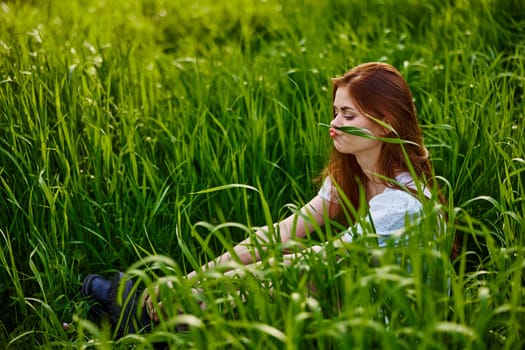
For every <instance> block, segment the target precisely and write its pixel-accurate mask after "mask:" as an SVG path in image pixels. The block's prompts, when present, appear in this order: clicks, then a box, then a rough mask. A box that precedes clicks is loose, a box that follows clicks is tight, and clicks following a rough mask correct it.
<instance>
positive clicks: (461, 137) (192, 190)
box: [0, 0, 525, 349]
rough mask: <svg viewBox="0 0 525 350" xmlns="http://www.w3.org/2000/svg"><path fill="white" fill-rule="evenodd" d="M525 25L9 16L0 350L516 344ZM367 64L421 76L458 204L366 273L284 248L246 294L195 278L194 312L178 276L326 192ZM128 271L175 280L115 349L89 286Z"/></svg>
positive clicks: (446, 15)
mask: <svg viewBox="0 0 525 350" xmlns="http://www.w3.org/2000/svg"><path fill="white" fill-rule="evenodd" d="M523 13H525V8H524V5H523V4H522V2H521V1H517V0H508V1H491V0H480V1H463V2H453V3H448V2H445V3H443V2H442V1H425V2H421V1H412V0H405V1H401V2H399V1H380V2H379V1H368V2H364V1H326V2H319V1H303V2H297V1H286V2H277V1H256V0H235V1H208V0H199V1H192V2H190V1H178V2H176V1H173V2H168V1H163V0H141V1H130V2H126V1H121V2H110V1H109V2H108V1H95V2H91V3H85V2H79V1H68V2H56V1H52V0H48V1H41V2H2V3H0V23H1V25H0V101H1V103H0V193H1V195H2V197H1V198H2V201H0V210H1V212H2V214H1V215H0V240H1V242H2V243H1V247H2V249H0V280H1V281H2V282H1V283H0V295H1V296H2V298H3V301H4V306H3V307H2V310H3V311H4V312H3V313H2V315H1V316H0V347H2V348H3V347H8V348H12V349H20V348H27V349H34V348H46V349H47V348H53V347H56V348H68V347H70V348H86V347H92V348H97V349H110V348H114V347H119V346H120V345H122V346H121V347H122V348H125V346H126V344H130V343H133V344H135V346H136V348H139V349H140V348H145V349H147V348H151V344H152V342H156V341H164V342H167V343H169V344H170V345H171V346H172V347H173V348H203V349H207V348H238V349H245V348H261V349H272V348H275V349H283V348H287V349H303V348H304V349H306V348H316V349H334V348H337V349H339V348H343V349H356V348H363V349H369V348H381V349H413V348H430V349H451V348H458V349H492V348H502V349H516V348H521V347H523V344H524V340H523V337H524V334H523V330H522V327H521V325H522V324H523V323H524V321H525V320H524V312H525V309H524V305H523V301H522V299H523V263H524V261H523V256H524V253H525V252H524V248H523V234H522V233H523V232H524V231H525V229H524V217H523V213H524V212H525V204H524V200H523V199H524V195H525V191H524V173H525V170H524V169H525V160H524V153H525V152H524V143H523V139H524V136H525V135H524V134H523V133H524V132H523V130H524V128H523V118H524V112H525V111H524V106H525V104H524V100H523V93H524V79H523V77H524V76H525V41H524V39H523V38H524V37H525V18H524V17H523ZM373 60H381V61H387V62H389V63H391V64H393V65H395V66H396V67H398V68H399V69H400V71H401V72H402V73H403V75H404V76H405V77H406V78H407V80H408V82H409V84H410V86H411V88H412V91H413V94H414V98H415V102H416V105H417V108H418V114H419V118H420V120H421V123H422V126H423V130H424V133H425V143H426V145H427V147H428V148H429V150H430V153H431V157H432V162H433V165H434V167H435V172H436V174H437V175H438V176H439V177H440V181H439V183H440V187H441V189H442V191H443V193H444V194H445V197H446V198H447V204H446V205H445V206H444V207H439V208H437V207H435V206H434V205H433V204H432V203H430V204H429V205H428V207H425V213H426V214H427V215H426V219H425V220H424V221H423V222H421V223H420V225H419V226H417V227H413V228H409V229H408V234H409V235H411V236H414V237H415V238H414V240H413V241H411V243H410V244H409V246H408V247H403V248H396V249H394V248H391V249H390V248H389V249H385V250H377V249H373V250H372V252H373V254H372V256H375V258H374V259H373V261H371V255H370V254H369V252H370V250H369V248H366V247H367V246H366V244H365V243H364V242H356V243H352V244H350V245H347V246H345V247H339V248H336V247H333V246H332V245H331V244H330V243H328V245H327V248H326V249H327V250H328V252H329V254H328V258H327V260H322V259H319V257H318V256H315V255H311V256H307V257H305V258H304V259H303V260H301V261H298V262H297V263H296V264H293V265H292V266H288V267H287V266H285V265H283V264H280V263H276V264H270V261H272V258H276V257H279V256H280V254H281V251H282V248H283V247H282V246H281V245H279V244H270V245H269V246H268V247H267V250H266V253H265V254H264V256H263V260H262V263H261V264H260V265H259V266H258V268H257V269H256V270H246V269H248V268H244V267H239V268H240V269H241V270H243V271H245V274H246V277H245V278H229V277H226V276H224V274H223V271H222V270H220V269H217V270H213V271H209V272H206V273H204V274H203V275H201V276H200V280H201V281H200V286H201V287H202V289H203V290H204V292H203V295H202V297H203V298H204V299H205V300H206V301H207V304H208V305H209V307H208V308H207V309H206V310H201V309H200V307H199V303H198V300H196V299H195V298H194V297H193V296H192V294H191V287H192V286H194V285H193V283H194V281H187V280H186V279H184V278H182V277H183V276H184V274H185V273H186V272H188V271H190V270H193V269H194V268H196V267H198V266H199V265H200V264H202V263H204V262H206V261H208V260H209V259H212V258H213V257H214V256H216V255H217V254H219V253H221V252H223V251H224V250H226V249H230V248H231V246H232V245H233V244H234V242H237V241H239V240H241V239H242V238H244V237H245V236H246V235H248V234H250V233H251V232H252V231H253V229H254V227H257V226H262V225H266V224H271V223H272V222H275V221H277V220H278V219H280V218H283V217H285V216H286V215H288V214H289V213H290V210H293V208H294V207H296V206H300V205H301V204H302V203H304V202H305V201H307V200H308V199H309V198H310V197H311V196H312V195H313V194H314V193H315V192H316V191H317V188H318V186H319V183H316V182H315V180H316V179H317V178H318V175H319V172H320V170H321V169H322V168H323V166H324V165H325V162H326V158H327V155H328V152H329V149H330V148H329V147H330V140H329V138H328V137H327V132H326V129H325V128H324V127H322V124H327V123H328V122H329V119H330V115H331V85H330V78H331V77H334V76H336V75H340V74H343V73H344V72H345V70H347V69H349V68H350V67H352V66H354V65H356V64H359V63H362V62H366V61H373ZM437 209H440V210H441V212H443V213H446V214H447V221H448V222H447V225H446V226H442V227H441V228H442V229H443V231H444V232H443V233H442V234H441V235H436V234H435V233H436V232H435V227H436V220H437V218H438V217H437V213H438V212H439V211H438V210H437ZM341 229H342V228H341V227H340V226H338V225H336V224H335V223H334V224H333V225H329V226H328V227H325V228H322V229H321V228H318V229H316V230H315V232H313V233H312V235H311V237H310V238H311V240H312V241H328V242H333V241H334V240H335V239H336V237H337V235H338V234H339V233H340V232H341ZM455 233H456V234H461V235H462V236H463V237H464V240H463V246H462V250H461V254H460V256H459V257H458V259H457V260H456V261H454V262H451V261H450V259H449V250H450V245H451V237H452V236H453V234H455ZM422 242H423V243H424V244H421V243H422ZM308 243H309V242H305V241H298V242H295V243H294V245H293V246H291V247H288V248H297V247H300V246H301V247H302V246H304V245H308ZM310 243H311V242H310ZM377 261H379V263H380V264H379V266H377ZM400 261H401V263H400ZM373 262H375V263H376V264H374V263H373ZM404 262H409V263H410V264H409V265H410V266H411V268H412V272H411V273H409V272H408V271H407V269H406V268H403V266H404ZM115 270H122V271H127V272H128V273H129V274H130V275H132V276H135V278H137V279H138V280H140V281H142V282H143V283H142V286H143V287H145V288H148V287H149V288H152V286H153V283H154V282H156V281H157V280H158V279H159V278H160V279H161V280H172V281H173V282H176V284H177V288H176V289H175V290H164V291H163V299H164V300H165V304H166V305H167V308H166V310H167V313H166V316H165V318H164V319H163V320H162V321H161V322H160V323H159V325H158V326H157V327H155V329H154V332H152V333H150V334H145V335H140V336H139V335H133V336H128V337H125V338H124V339H120V340H115V339H113V338H112V334H111V332H110V330H109V329H107V327H105V326H104V325H98V324H96V323H93V322H91V320H90V319H89V317H88V316H87V309H88V305H87V303H86V302H85V301H84V300H83V299H82V298H81V297H80V293H79V288H80V281H81V280H82V278H83V276H85V275H86V274H87V273H93V272H99V273H103V274H107V275H110V274H111V273H112V272H113V271H115ZM312 284H313V285H315V288H316V289H315V291H314V290H312V289H311V288H309V286H311V285H312ZM233 305H235V306H233ZM179 310H184V313H183V314H179ZM63 322H67V323H70V324H71V325H70V326H69V327H68V328H67V329H64V328H63ZM181 324H187V325H189V327H181Z"/></svg>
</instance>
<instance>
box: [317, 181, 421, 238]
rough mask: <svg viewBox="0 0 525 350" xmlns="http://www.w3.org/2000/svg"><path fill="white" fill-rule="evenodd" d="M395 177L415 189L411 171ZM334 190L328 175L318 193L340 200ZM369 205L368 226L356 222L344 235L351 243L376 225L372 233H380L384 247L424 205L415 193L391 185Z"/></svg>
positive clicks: (379, 236)
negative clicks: (333, 195) (335, 196)
mask: <svg viewBox="0 0 525 350" xmlns="http://www.w3.org/2000/svg"><path fill="white" fill-rule="evenodd" d="M395 180H396V181H397V182H398V183H399V184H401V185H403V186H405V187H407V188H411V189H416V185H415V183H414V180H413V179H412V177H411V176H410V174H408V173H401V174H400V175H398V176H397V177H396V179H395ZM333 193H334V194H336V195H337V192H336V191H335V189H334V188H333V185H332V182H331V181H330V178H329V177H327V178H326V179H325V180H324V183H323V186H322V187H321V189H320V190H319V195H320V196H321V197H322V198H324V199H326V200H327V201H331V202H334V203H337V201H338V198H332V194H333ZM424 194H425V196H426V197H430V192H429V191H428V189H426V188H425V189H424ZM368 205H369V215H368V216H367V218H366V223H367V225H360V224H356V225H355V226H354V227H352V228H349V229H348V230H347V231H346V232H345V233H344V235H343V236H342V239H343V240H344V241H347V242H351V241H352V240H353V238H354V237H355V236H356V235H363V234H364V233H368V232H365V230H367V229H368V230H369V227H373V228H375V232H370V233H375V234H377V236H378V238H377V241H378V242H377V243H378V245H379V246H380V247H384V246H386V245H387V242H388V240H389V239H390V238H391V237H392V236H397V235H396V234H400V233H402V232H403V230H404V228H405V224H406V222H407V220H408V222H410V221H413V220H414V219H416V218H417V217H418V216H419V215H420V213H421V210H422V208H423V206H422V204H421V202H420V201H419V200H418V199H417V198H416V197H415V196H414V195H413V194H411V193H408V192H406V191H403V190H399V189H395V188H389V187H387V188H386V189H385V190H384V191H383V192H382V193H380V194H378V195H376V196H374V197H373V198H372V199H371V200H370V201H369V202H368ZM363 226H365V228H363ZM396 241H397V240H396ZM396 243H397V242H396Z"/></svg>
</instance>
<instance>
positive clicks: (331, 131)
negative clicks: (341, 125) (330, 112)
mask: <svg viewBox="0 0 525 350" xmlns="http://www.w3.org/2000/svg"><path fill="white" fill-rule="evenodd" d="M336 136H337V131H335V128H330V137H332V138H334V137H336Z"/></svg>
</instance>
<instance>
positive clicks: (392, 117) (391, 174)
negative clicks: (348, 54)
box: [324, 62, 434, 210]
mask: <svg viewBox="0 0 525 350" xmlns="http://www.w3.org/2000/svg"><path fill="white" fill-rule="evenodd" d="M332 81H333V95H334V98H335V93H336V91H337V89H339V88H340V87H347V88H348V92H349V94H350V97H351V98H352V100H353V102H354V104H355V105H356V107H357V108H358V109H359V111H360V112H361V113H362V114H363V115H368V116H372V117H373V118H375V119H378V120H381V121H382V122H384V123H387V124H388V125H390V127H391V128H392V129H393V130H395V133H394V132H391V131H390V132H389V133H388V134H387V135H385V137H388V138H396V139H397V138H400V139H402V140H406V141H410V142H411V143H405V144H404V145H403V147H404V148H405V151H406V154H407V155H408V161H409V162H410V166H411V167H412V168H413V170H414V173H415V175H416V176H417V180H418V181H422V183H423V185H425V186H427V187H429V188H432V186H434V183H433V180H432V179H433V174H432V167H431V164H430V161H429V159H428V151H427V150H426V148H425V147H424V146H423V137H422V133H421V128H420V127H419V124H418V121H417V114H416V107H415V105H414V101H413V99H412V93H411V91H410V88H409V87H408V84H407V82H406V81H405V79H404V78H403V77H402V75H401V73H399V71H398V70H397V69H395V68H394V67H392V66H391V65H389V64H386V63H379V62H374V63H365V64H361V65H359V66H356V67H354V68H352V69H351V70H350V71H348V72H347V73H346V74H344V75H343V76H341V77H337V78H334V79H332ZM396 133H397V135H396ZM401 147H402V146H401V145H400V144H396V143H388V142H383V145H382V149H381V154H380V157H379V160H378V168H377V169H376V172H377V173H379V174H381V175H383V176H384V177H386V178H388V179H394V178H395V177H396V176H397V175H399V174H400V173H402V172H408V171H409V165H408V163H407V157H406V156H405V155H404V154H403V150H402V148H401ZM324 174H325V175H329V176H331V178H332V179H333V180H334V181H335V183H337V185H338V186H340V188H341V190H342V191H343V192H344V194H345V195H346V196H347V198H348V199H349V201H350V204H351V205H352V207H353V208H354V209H355V210H359V207H360V203H361V201H360V189H361V188H366V187H363V186H365V185H366V183H367V181H368V178H367V177H366V176H365V174H364V173H363V171H362V169H361V167H360V166H359V164H358V163H357V160H356V158H355V156H353V155H351V154H343V153H341V152H339V151H337V150H336V149H335V148H334V149H333V151H332V154H331V155H330V160H329V163H328V165H327V167H326V169H325V171H324ZM383 182H384V184H385V185H386V186H388V187H396V186H395V184H392V183H390V182H387V181H383Z"/></svg>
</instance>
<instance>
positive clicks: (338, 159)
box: [83, 63, 434, 330]
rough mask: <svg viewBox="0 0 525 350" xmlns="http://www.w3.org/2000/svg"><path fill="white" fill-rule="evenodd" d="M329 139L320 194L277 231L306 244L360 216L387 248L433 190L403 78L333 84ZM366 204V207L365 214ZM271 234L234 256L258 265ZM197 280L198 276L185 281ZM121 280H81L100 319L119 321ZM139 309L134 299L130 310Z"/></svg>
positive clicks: (361, 228) (368, 74) (363, 72)
mask: <svg viewBox="0 0 525 350" xmlns="http://www.w3.org/2000/svg"><path fill="white" fill-rule="evenodd" d="M352 128H358V129H353V130H358V131H359V133H357V134H356V133H352V134H351V133H348V132H347V131H349V130H352ZM329 133H330V137H331V138H332V139H333V145H334V148H333V151H332V154H331V156H330V160H329V162H328V166H327V167H326V169H325V170H324V172H323V175H324V178H325V180H324V183H323V185H322V187H321V189H320V191H319V193H318V194H317V195H316V196H315V197H314V198H313V199H312V200H310V201H309V202H308V203H307V204H306V205H305V206H303V207H302V208H301V209H300V210H299V211H298V212H297V213H294V214H292V215H290V216H289V217H287V218H286V219H284V220H282V221H280V222H279V223H277V224H276V231H277V232H279V235H280V239H281V240H282V242H286V241H289V240H290V239H292V237H299V238H302V237H305V236H306V234H307V233H308V232H310V231H311V230H312V229H313V224H314V223H316V224H317V225H323V224H324V223H325V220H327V219H333V218H339V219H347V221H354V222H357V221H358V219H359V218H358V217H356V216H357V215H358V213H361V212H368V215H367V219H366V221H367V223H368V224H370V226H371V227H374V229H375V232H374V233H375V234H377V237H378V244H379V246H385V245H386V244H387V243H388V240H389V239H391V236H392V235H393V234H394V233H395V232H398V231H400V230H402V229H403V228H404V227H405V223H406V220H407V218H409V219H413V218H415V217H417V216H418V215H419V214H420V213H421V211H422V203H421V201H420V200H419V199H418V198H424V197H429V196H430V192H429V191H428V189H429V188H433V186H434V184H433V176H432V169H431V165H430V162H429V159H428V152H427V150H426V149H425V147H424V146H423V140H422V134H421V129H420V127H419V125H418V122H417V117H416V109H415V106H414V103H413V100H412V94H411V92H410V89H409V87H408V85H407V83H406V81H405V80H404V79H403V77H402V76H401V74H400V73H399V72H398V71H397V70H396V69H395V68H394V67H392V66H391V65H388V64H386V63H366V64H362V65H359V66H357V67H354V68H353V69H351V70H350V71H348V72H347V73H346V74H345V75H344V76H342V77H338V78H335V79H333V119H332V121H331V123H330V129H329ZM400 140H402V142H400ZM411 174H414V175H415V176H416V179H413V177H412V176H411ZM421 194H422V195H421ZM362 198H364V199H365V200H364V201H363V200H362ZM366 204H367V205H368V208H361V207H362V206H363V205H366ZM361 221H362V220H361ZM365 226H369V225H360V224H356V225H354V228H353V230H348V231H347V232H346V233H344V235H343V236H342V240H343V241H351V240H352V239H353V236H352V234H351V233H350V232H353V234H354V235H359V234H362V233H366V230H367V228H366V227H365ZM267 231H268V230H265V229H261V230H259V231H258V232H256V234H255V235H254V237H252V238H247V239H246V240H244V241H242V242H240V243H239V244H237V245H236V246H235V247H234V249H233V252H232V253H233V254H234V255H236V256H237V257H238V260H240V261H241V262H242V263H243V264H250V263H253V262H255V261H257V260H259V258H260V256H259V252H257V251H256V250H255V251H254V249H253V247H254V244H253V243H255V242H253V238H255V237H256V238H257V239H258V240H260V241H269V240H270V237H268V233H267ZM394 244H395V242H394ZM312 249H313V250H314V251H319V250H321V249H322V248H321V247H319V246H316V247H313V248H312ZM232 253H230V252H226V253H225V254H223V255H221V256H220V257H218V258H217V259H215V260H214V261H212V262H210V263H209V264H207V265H205V266H203V267H202V268H203V269H206V268H209V267H211V266H214V265H217V264H221V263H225V262H228V261H230V260H232ZM195 275H196V272H195V271H194V272H192V273H190V274H189V275H188V277H189V278H191V277H194V276H195ZM121 278H122V274H119V275H117V276H116V277H115V278H114V280H113V281H108V280H105V279H103V278H102V277H100V276H98V275H90V276H88V277H87V278H86V279H85V281H84V285H83V293H84V294H85V295H87V296H91V297H92V298H93V299H95V300H97V301H99V303H100V305H102V306H101V307H100V306H99V308H102V309H103V310H102V312H106V313H109V314H110V315H111V314H113V315H114V318H116V317H117V318H118V316H119V314H120V308H119V307H118V306H115V304H116V302H115V294H116V292H115V291H116V288H117V286H118V284H119V282H120V279H121ZM131 286H132V284H131V282H129V281H128V282H127V284H126V286H125V293H124V294H126V295H127V294H129V291H130V290H131ZM134 302H135V301H134V299H133V302H132V303H131V305H134ZM145 306H146V310H147V315H146V316H147V317H146V320H147V319H148V318H149V319H151V320H154V321H156V320H158V317H157V314H156V310H155V308H154V305H153V301H152V298H151V297H148V298H146V302H145ZM99 311H100V310H99ZM124 311H125V312H123V314H126V315H129V314H132V313H134V307H131V308H130V307H126V308H124ZM120 316H122V315H120ZM147 321H149V320H147ZM139 323H141V322H139ZM142 324H144V323H142ZM135 329H136V328H135ZM131 330H133V327H131Z"/></svg>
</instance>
